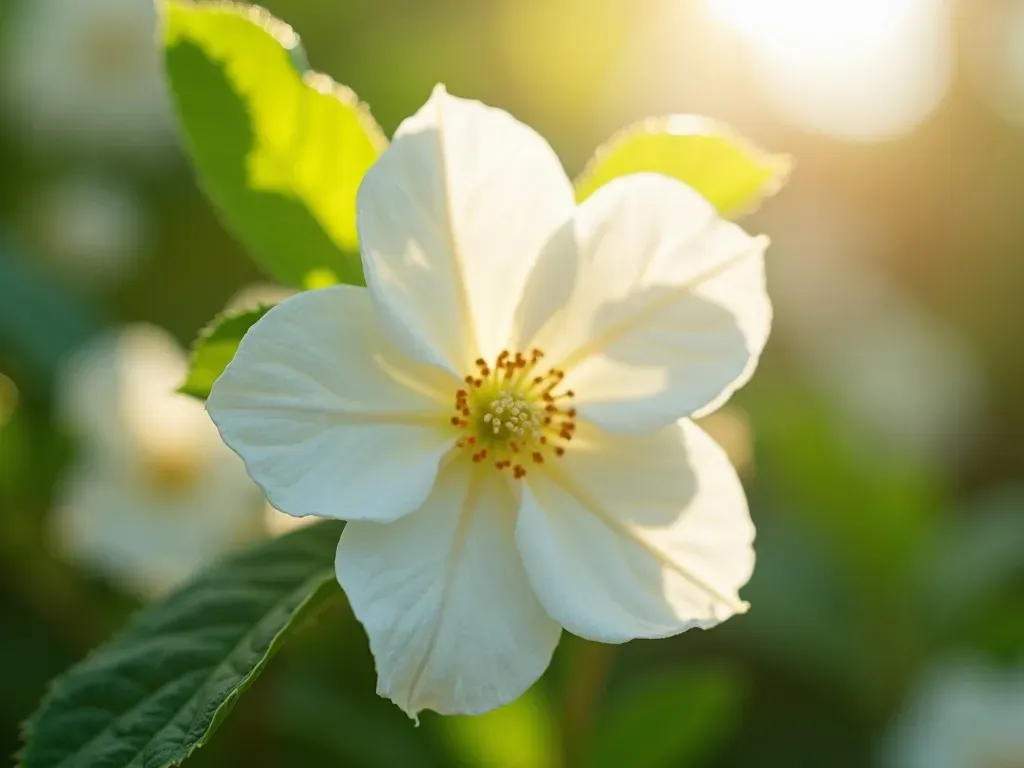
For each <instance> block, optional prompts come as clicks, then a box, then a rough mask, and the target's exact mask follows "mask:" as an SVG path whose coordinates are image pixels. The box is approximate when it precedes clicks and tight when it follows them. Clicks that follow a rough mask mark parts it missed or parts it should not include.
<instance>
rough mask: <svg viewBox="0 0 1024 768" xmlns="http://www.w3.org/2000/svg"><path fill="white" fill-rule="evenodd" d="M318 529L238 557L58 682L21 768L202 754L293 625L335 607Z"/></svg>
mask: <svg viewBox="0 0 1024 768" xmlns="http://www.w3.org/2000/svg"><path fill="white" fill-rule="evenodd" d="M341 530H342V524H341V523H335V522H329V523H319V524H317V525H313V526H310V527H308V528H303V529H300V530H298V531H296V532H295V533H292V534H290V535H288V536H284V537H281V538H279V539H274V540H271V541H268V542H266V543H265V544H263V545H261V546H259V547H257V548H255V549H253V550H250V551H248V552H245V553H242V554H239V555H237V556H235V557H233V558H231V559H229V560H227V561H225V562H223V563H222V564H220V565H219V566H216V567H214V568H212V569H210V570H209V571H207V572H206V573H204V574H202V575H201V576H199V577H198V578H197V579H196V580H195V581H193V582H192V583H191V584H189V585H188V586H186V587H184V588H183V589H182V590H180V591H179V592H177V593H175V594H174V595H172V596H171V597H170V598H168V599H167V600H165V601H164V602H162V603H160V604H157V605H154V606H152V607H150V608H147V609H146V610H144V611H142V612H141V613H140V614H139V615H138V616H137V617H136V618H135V619H134V620H133V621H132V622H131V623H130V624H129V626H128V627H127V628H126V629H125V630H124V631H123V632H122V633H121V634H120V635H118V636H117V637H115V638H114V639H113V640H112V641H111V642H110V643H108V644H107V645H105V646H103V647H101V648H100V649H99V650H97V651H96V652H95V653H93V654H92V655H91V656H89V657H88V658H87V659H86V660H85V661H83V662H81V663H80V664H78V665H77V666H75V667H73V668H72V669H71V670H70V671H69V672H67V673H66V674H65V675H64V676H62V677H60V678H58V679H57V680H56V682H55V683H54V684H53V687H52V688H51V690H50V692H49V693H48V694H47V695H46V697H45V699H44V700H43V704H42V707H41V708H40V710H39V712H38V713H37V714H36V715H35V716H34V717H33V718H32V720H31V721H30V722H29V724H28V726H27V728H26V747H25V750H24V752H23V753H22V765H23V766H24V768H57V766H60V768H166V766H173V765H178V764H180V763H181V761H183V760H184V759H185V758H187V757H188V756H189V755H190V754H191V753H192V751H193V750H195V749H196V748H197V747H200V746H202V745H203V744H204V743H205V742H206V740H207V739H208V738H209V737H210V734H211V733H212V732H213V731H214V730H215V729H216V728H217V726H218V725H219V724H220V722H221V721H222V720H223V719H224V717H225V716H226V715H227V714H228V712H230V711H231V708H232V707H233V706H234V704H235V701H236V700H237V699H238V697H239V695H241V693H242V692H243V691H245V690H246V688H248V687H249V686H250V685H251V684H252V682H253V681H254V680H255V679H256V677H257V676H258V675H259V674H260V672H261V671H262V670H263V667H264V666H265V665H266V663H267V660H268V659H269V658H270V656H271V655H272V654H273V653H274V652H275V651H276V650H277V649H278V647H279V646H280V645H281V643H282V642H283V641H284V639H285V637H286V636H287V635H288V634H289V632H290V631H292V630H293V629H295V628H296V627H297V626H298V625H299V624H300V621H301V619H302V618H305V617H308V616H309V615H310V614H311V613H312V612H314V611H315V610H317V609H319V608H322V607H323V606H324V605H325V604H326V603H327V602H328V601H330V600H331V599H332V598H334V597H336V596H340V594H341V591H340V589H339V588H338V587H337V584H336V582H335V578H334V552H335V548H336V547H337V543H338V538H339V536H340V535H341Z"/></svg>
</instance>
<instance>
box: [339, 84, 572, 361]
mask: <svg viewBox="0 0 1024 768" xmlns="http://www.w3.org/2000/svg"><path fill="white" fill-rule="evenodd" d="M574 206H575V201H574V197H573V189H572V184H571V183H570V181H569V179H568V177H567V176H566V175H565V172H564V171H563V170H562V166H561V165H560V163H559V161H558V157H557V156H556V155H555V153H554V151H553V150H552V149H551V147H550V146H549V145H548V144H547V142H546V141H544V139H543V138H541V137H540V136H539V135H538V134H537V133H536V132H535V131H533V130H532V129H531V128H528V127H527V126H525V125H523V124H522V123H520V122H518V121H517V120H515V119H514V118H513V117H512V116H511V115H509V114H508V113H507V112H504V111H502V110H500V109H494V108H492V107H487V106H484V105H483V104H481V103H479V102H476V101H467V100H465V99H459V98H455V97H453V96H449V95H448V94H447V93H446V92H445V90H444V88H443V87H441V86H438V87H437V88H435V89H434V93H433V95H432V96H431V97H430V99H429V101H427V103H426V104H425V105H424V106H423V107H422V109H420V111H419V112H417V113H416V114H415V115H413V116H412V117H410V118H409V119H408V120H406V121H405V122H404V123H402V125H401V126H400V127H399V129H398V132H397V133H396V134H395V141H394V142H393V143H392V144H391V146H390V147H389V148H388V149H387V150H386V151H385V152H384V153H383V154H382V155H381V157H380V159H379V160H378V161H377V163H376V164H375V165H374V166H373V167H372V168H370V170H369V171H368V172H367V174H366V177H365V178H364V180H363V183H362V186H361V187H360V190H359V198H358V215H359V233H360V237H361V241H362V250H363V268H364V270H365V273H366V281H367V285H368V286H369V287H370V290H371V291H372V293H373V297H374V301H375V303H376V306H377V309H378V312H379V313H380V315H381V317H382V318H383V322H384V325H385V327H386V329H387V330H388V332H389V333H390V334H391V335H392V337H393V338H394V340H395V342H396V343H397V344H398V345H399V347H400V348H401V349H402V350H403V351H405V352H406V353H407V354H409V355H411V356H413V357H416V358H418V359H421V360H424V361H425V362H429V363H435V364H438V365H445V366H447V367H448V368H449V369H450V370H451V371H452V372H454V373H455V374H457V375H460V376H461V375H463V374H465V373H466V372H467V371H468V370H470V369H471V367H472V363H473V361H474V360H476V358H477V357H480V356H483V357H485V358H487V359H493V358H494V356H495V355H496V354H497V353H498V352H499V351H500V350H501V348H503V347H504V346H505V345H506V344H507V343H508V339H509V333H510V326H511V323H512V317H513V313H514V310H515V307H516V304H517V303H518V301H519V298H520V295H521V293H522V288H523V285H524V283H525V282H526V277H527V275H528V274H529V272H530V269H531V268H532V266H533V264H534V262H535V261H536V259H537V256H538V254H539V252H540V250H541V248H542V247H543V245H544V243H545V242H546V241H547V240H548V238H549V237H550V236H551V235H552V233H553V232H554V231H555V230H556V229H557V228H558V227H560V226H562V225H563V224H564V223H565V222H566V221H568V220H570V219H571V217H572V212H573V209H574Z"/></svg>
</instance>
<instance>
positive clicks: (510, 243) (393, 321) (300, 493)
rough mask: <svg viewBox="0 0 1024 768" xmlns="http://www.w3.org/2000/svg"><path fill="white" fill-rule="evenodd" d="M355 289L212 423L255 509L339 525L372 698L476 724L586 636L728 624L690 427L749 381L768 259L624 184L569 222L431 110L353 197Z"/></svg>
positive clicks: (285, 307) (735, 581) (689, 198)
mask: <svg viewBox="0 0 1024 768" xmlns="http://www.w3.org/2000/svg"><path fill="white" fill-rule="evenodd" d="M358 213H359V232H360V237H361V242H362V250H363V267H364V270H365V274H366V280H367V285H368V287H367V288H366V289H362V288H356V287H351V286H335V287H331V288H325V289H322V290H317V291H310V292H306V293H302V294H299V295H297V296H295V297H293V298H290V299H288V300H286V301H284V302H283V303H282V304H280V305H278V306H277V307H275V308H274V309H272V310H271V311H270V312H269V313H268V314H267V315H265V316H264V317H263V318H262V319H261V320H260V321H259V322H258V323H257V324H256V325H254V326H253V328H252V329H251V330H250V331H249V333H248V334H247V335H246V336H245V338H244V339H243V341H242V343H241V345H240V347H239V349H238V352H237V355H236V356H235V359H234V361H233V362H232V363H231V364H230V365H229V366H228V368H227V370H226V371H225V373H224V374H223V376H222V377H221V378H220V379H219V380H218V382H217V383H216V384H215V386H214V388H213V393H212V395H211V397H210V399H209V401H208V408H209V411H210V413H211V415H212V416H213V419H214V421H215V422H216V423H217V425H218V427H219V429H220V431H221V435H222V436H223V437H224V439H225V440H226V441H227V443H228V444H229V445H230V446H231V447H232V448H234V449H235V450H236V451H237V452H238V453H239V454H240V455H241V456H242V458H243V459H244V460H245V462H246V465H247V467H248V469H249V472H250V474H251V475H252V476H253V478H254V479H255V480H256V481H257V482H258V483H259V484H260V485H261V486H262V487H263V489H264V491H265V492H266V493H267V496H268V498H269V500H270V502H271V503H272V504H273V505H274V506H275V507H277V508H278V509H281V510H283V511H285V512H288V513H290V514H292V515H297V516H305V515H318V516H323V517H334V518H343V519H347V520H349V521H351V522H349V524H348V526H347V527H346V528H345V532H344V534H343V536H342V539H341V543H340V545H339V547H338V555H337V574H338V580H339V581H340V583H341V585H342V587H344V589H345V591H346V593H347V594H348V598H349V601H350V603H351V605H352V608H353V610H354V611H355V614H356V616H357V617H358V618H359V620H360V621H361V622H362V623H363V625H364V626H365V628H366V631H367V633H368V635H369V638H370V645H371V648H372V650H373V654H374V657H375V659H376V664H377V672H378V675H379V683H378V691H379V692H380V693H381V694H382V695H385V696H388V697H390V698H391V699H392V700H393V701H395V702H396V703H397V704H398V705H399V706H400V707H402V708H403V709H404V710H406V711H407V712H409V713H411V714H415V713H416V712H418V711H420V710H422V709H427V708H429V709H433V710H436V711H438V712H442V713H478V712H484V711H486V710H489V709H492V708H494V707H496V706H498V705H500V704H503V703H505V702H508V701H510V700H512V699H514V698H515V697H517V696H518V695H519V694H521V693H522V692H523V691H524V690H525V689H527V688H528V687H529V686H530V685H531V684H532V683H533V682H534V681H535V680H536V679H537V678H538V677H539V676H540V675H541V673H542V672H543V671H544V669H545V668H546V667H547V665H548V663H549V661H550V658H551V654H552V652H553V650H554V647H555V645H556V643H557V641H558V638H559V635H560V632H561V629H562V628H563V627H564V628H566V629H568V630H569V631H571V632H573V633H575V634H578V635H582V636H584V637H587V638H592V639H595V640H600V641H605V642H613V643H618V642H624V641H626V640H629V639H631V638H638V637H665V636H668V635H674V634H677V633H679V632H683V631H685V630H687V629H689V628H691V627H710V626H712V625H714V624H717V623H719V622H721V621H723V620H724V619H726V618H728V617H729V616H732V615H733V614H735V613H737V612H741V611H743V610H744V609H745V604H744V603H742V602H741V601H740V599H739V597H738V594H737V590H738V589H739V587H740V586H742V585H743V584H744V583H745V582H746V581H747V579H748V578H749V576H750V573H751V570H752V567H753V550H752V548H751V542H752V539H753V534H754V531H753V526H752V524H751V521H750V517H749V514H748V511H747V504H746V500H745V498H744V494H743V490H742V487H741V485H740V483H739V481H738V479H737V477H736V473H735V471H734V470H733V469H732V467H731V466H730V464H729V461H728V459H727V458H726V457H725V455H724V453H723V452H722V451H721V450H720V449H719V448H718V446H717V445H715V444H714V442H713V441H712V440H711V439H710V438H708V437H707V435H705V433H704V432H702V431H701V430H700V429H699V428H698V427H696V426H695V425H694V424H693V423H692V422H691V421H689V420H688V418H687V417H688V416H690V415H692V414H694V413H696V412H706V411H709V410H712V409H713V408H714V407H716V406H717V405H718V404H720V403H721V402H722V401H723V400H724V399H725V398H726V397H727V396H728V395H729V393H731V392H732V391H733V390H734V389H735V388H736V387H738V386H739V385H740V384H741V383H742V382H743V381H745V380H746V378H747V377H748V376H749V375H750V374H751V372H752V369H753V367H754V364H755V362H756V359H757V357H758V355H759V353H760V352H761V349H762V347H763V345H764V343H765V340H766V337H767V334H768V326H769V322H770V314H771V309H770V305H769V302H768V299H767V295H766V293H765V290H764V275H763V252H764V249H765V246H766V241H765V240H764V239H763V238H751V237H749V236H748V235H746V234H745V233H744V232H743V231H742V230H741V229H740V228H739V227H737V226H735V225H733V224H729V223H726V222H724V221H721V220H720V219H718V217H717V216H716V215H715V212H714V210H713V208H712V207H711V206H710V205H709V204H708V203H707V202H705V201H704V200H703V199H702V198H701V197H700V196H699V195H698V194H697V193H696V192H694V191H693V190H691V189H690V188H688V187H686V186H684V185H682V184H680V183H679V182H677V181H674V180H671V179H669V178H667V177H663V176H658V175H653V174H645V175H637V176H632V177H627V178H623V179H620V180H618V181H615V182H612V183H611V184H609V185H607V186H606V187H604V188H603V189H601V190H599V191H598V192H597V193H595V194H594V195H593V196H592V197H591V198H590V199H588V200H587V201H586V202H585V203H584V204H582V205H581V206H579V207H577V206H576V205H575V201H574V194H573V188H572V185H571V183H570V182H569V180H568V178H567V177H566V175H565V173H564V172H563V170H562V168H561V166H560V164H559V162H558V159H557V157H556V156H555V154H554V152H553V151H552V150H551V148H550V147H549V146H548V145H547V143H546V142H545V141H544V140H543V139H542V138H541V137H540V136H538V135H537V134H536V133H535V132H534V131H532V130H531V129H529V128H527V127H526V126H524V125H522V124H520V123H518V122H517V121H516V120H514V119H513V118H512V117H511V116H509V115H508V114H506V113H505V112H502V111H500V110H497V109H492V108H489V107H486V106H484V105H482V104H480V103H477V102H473V101H465V100H462V99H457V98H453V97H451V96H449V95H448V94H447V93H446V92H445V91H444V89H443V88H441V87H438V88H437V89H435V91H434V94H433V96H432V97H431V98H430V100H429V101H428V102H427V103H426V105H425V106H424V107H423V108H422V109H421V110H420V111H419V112H418V113H416V114H415V115H414V116H413V117H411V118H409V119H408V120H406V121H405V122H404V123H403V124H402V125H401V126H400V128H399V129H398V132H397V134H396V136H395V140H394V142H393V143H392V144H391V146H390V148H389V149H388V150H387V151H385V152H384V154H383V155H382V156H381V158H380V159H379V160H378V161H377V163H376V164H375V165H374V166H373V167H372V168H371V169H370V170H369V172H368V173H367V175H366V178H365V180H364V181H363V184H362V188H361V189H360V192H359V198H358Z"/></svg>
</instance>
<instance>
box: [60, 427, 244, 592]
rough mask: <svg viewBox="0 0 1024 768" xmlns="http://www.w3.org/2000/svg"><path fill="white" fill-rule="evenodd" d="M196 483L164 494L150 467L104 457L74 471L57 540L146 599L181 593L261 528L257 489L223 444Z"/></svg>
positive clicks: (66, 483) (65, 489) (65, 488)
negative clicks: (185, 583)
mask: <svg viewBox="0 0 1024 768" xmlns="http://www.w3.org/2000/svg"><path fill="white" fill-rule="evenodd" d="M218 448H219V450H217V451H215V453H214V454H213V455H208V456H205V457H204V459H203V463H202V468H201V470H200V471H199V473H198V474H197V476H196V477H195V478H194V480H193V481H192V482H190V483H189V484H187V485H184V486H182V487H180V488H176V489H173V490H171V489H166V488H161V487H159V485H157V484H154V483H153V482H152V478H150V477H147V475H146V473H145V471H144V467H140V466H138V465H137V464H133V463H120V462H118V461H116V460H109V459H110V457H105V456H104V457H102V458H101V459H100V460H97V459H96V458H95V457H90V458H89V459H88V460H86V461H80V462H78V463H76V464H75V465H73V466H72V467H71V468H70V469H69V471H68V473H67V475H66V476H65V477H64V478H63V479H62V481H61V483H60V484H59V487H58V496H57V500H56V503H55V515H54V525H55V529H56V530H55V534H56V536H55V538H56V540H57V544H58V546H59V548H60V550H61V551H62V553H63V554H64V555H65V556H67V557H68V558H69V559H71V560H73V561H75V562H76V563H78V564H80V565H82V566H85V567H87V568H91V569H94V570H96V571H97V572H100V573H102V574H104V575H105V576H108V577H110V578H111V579H113V580H115V581H116V582H118V583H119V584H120V585H121V586H122V587H123V588H124V589H125V590H126V591H129V592H133V593H138V594H140V595H142V596H145V597H151V596H154V595H156V594H162V593H164V592H166V591H168V590H169V589H171V588H172V587H175V586H177V585H178V584H180V583H181V582H182V581H184V580H185V579H186V578H188V577H189V576H192V575H193V574H194V573H195V572H196V571H197V570H198V569H199V568H200V567H202V566H204V565H207V564H208V563H210V562H211V561H212V560H214V559H216V558H217V557H219V556H221V555H223V554H224V553H225V552H228V551H231V550H232V549H234V548H236V547H239V546H243V545H245V544H247V543H251V542H252V541H253V540H254V539H256V538H257V537H258V536H259V535H260V533H261V528H262V520H261V518H260V512H261V508H262V499H261V496H260V492H259V489H258V488H256V486H254V485H253V484H252V481H251V480H249V478H248V477H246V475H245V471H244V470H243V468H242V464H241V462H240V461H238V457H236V456H235V455H233V454H232V453H231V452H230V451H229V450H228V449H227V448H225V447H224V445H223V444H222V443H220V444H218Z"/></svg>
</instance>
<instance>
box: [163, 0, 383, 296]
mask: <svg viewBox="0 0 1024 768" xmlns="http://www.w3.org/2000/svg"><path fill="white" fill-rule="evenodd" d="M163 8H164V30H163V32H164V44H165V46H166V65H167V76H168V79H169V81H170V85H171V90H172V92H173V94H174V98H175V102H176V105H177V109H178V115H179V117H180V119H181V125H182V128H183V129H184V138H185V143H186V145H187V147H188V149H189V151H190V154H191V156H192V160H193V162H194V164H195V167H196V170H197V172H198V175H199V179H200V181H201V182H202V185H203V187H204V188H205V190H206V192H207V194H208V195H209V196H210V198H211V200H212V201H213V202H214V204H215V205H216V206H217V207H218V208H219V209H220V212H221V213H222V215H223V216H224V219H225V221H226V222H227V224H228V226H229V227H230V228H231V229H232V230H233V231H234V232H235V234H236V235H237V236H238V237H239V238H240V239H241V240H242V242H243V243H244V244H245V245H246V247H247V248H248V249H249V251H250V253H251V255H252V256H253V258H254V259H256V261H258V262H259V263H260V264H261V265H262V266H263V267H264V268H265V269H266V270H267V271H268V272H269V273H270V274H271V275H273V276H274V277H276V278H277V279H278V280H280V281H281V282H283V283H286V284H289V285H293V286H298V287H303V286H304V285H305V282H306V278H307V275H309V273H310V272H313V271H317V272H318V274H319V275H321V276H322V275H323V274H324V273H329V274H332V275H334V277H335V278H336V279H337V280H340V281H342V282H346V283H353V284H361V283H362V282H363V277H362V268H361V266H360V262H359V256H358V250H359V248H358V239H357V235H356V212H355V198H356V190H357V189H358V187H359V183H360V181H361V180H362V178H363V174H364V173H365V172H366V169H367V168H369V167H370V165H371V164H372V163H373V162H374V160H376V159H377V156H378V155H379V154H380V152H381V150H382V149H383V148H384V146H385V144H386V139H385V138H384V135H383V134H382V133H381V131H380V128H379V127H378V126H377V124H376V123H375V122H374V120H373V118H372V117H371V116H370V113H369V111H368V110H367V109H366V107H365V106H364V105H362V104H360V103H359V100H358V99H357V98H356V96H355V94H353V93H352V92H351V91H349V90H348V89H347V88H344V87H342V86H340V85H338V84H337V83H335V82H333V81H332V80H331V79H330V78H328V77H325V76H324V75H320V74H316V73H313V72H306V73H303V72H300V71H299V70H298V69H296V62H302V61H303V60H304V55H303V54H302V53H301V50H300V49H299V47H298V46H299V41H298V36H297V35H296V34H295V33H294V32H293V31H292V29H291V28H290V27H288V26H287V25H286V24H284V23H282V22H280V21H278V20H277V19H275V18H273V17H272V16H270V14H268V13H267V12H266V11H264V10H263V9H261V8H258V7H255V6H242V5H233V4H226V3H224V4H222V3H218V4H209V5H199V4H195V5H193V4H192V3H189V2H185V1H184V0H166V1H165V3H164V6H163Z"/></svg>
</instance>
